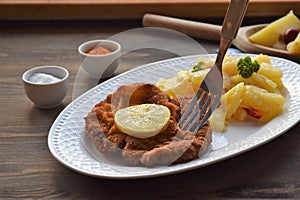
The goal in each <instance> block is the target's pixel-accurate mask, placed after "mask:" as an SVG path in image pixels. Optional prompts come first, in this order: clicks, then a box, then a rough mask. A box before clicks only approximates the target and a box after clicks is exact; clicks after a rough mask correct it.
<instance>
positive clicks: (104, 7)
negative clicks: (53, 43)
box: [0, 0, 300, 19]
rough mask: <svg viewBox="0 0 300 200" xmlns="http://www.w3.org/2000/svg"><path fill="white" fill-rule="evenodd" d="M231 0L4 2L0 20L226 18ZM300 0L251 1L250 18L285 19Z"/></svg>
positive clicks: (298, 11)
mask: <svg viewBox="0 0 300 200" xmlns="http://www.w3.org/2000/svg"><path fill="white" fill-rule="evenodd" d="M228 2H229V0H86V1H85V0H1V1H0V19H120V18H122V19H137V18H142V16H143V14H144V13H155V14H161V15H168V16H174V17H181V18H206V17H208V18H209V17H223V16H224V14H225V12H226V8H227V5H228ZM291 9H293V10H294V12H295V13H296V14H297V15H300V2H299V0H286V1H283V0H250V3H249V7H248V10H247V13H246V16H251V17H252V16H253V17H257V16H265V17H268V16H272V17H273V16H282V15H284V14H285V13H287V12H288V11H289V10H291Z"/></svg>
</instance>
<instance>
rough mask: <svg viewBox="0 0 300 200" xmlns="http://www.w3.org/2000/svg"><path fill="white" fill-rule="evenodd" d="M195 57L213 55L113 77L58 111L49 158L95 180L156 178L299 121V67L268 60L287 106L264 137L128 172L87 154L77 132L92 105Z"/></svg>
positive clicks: (166, 73)
mask: <svg viewBox="0 0 300 200" xmlns="http://www.w3.org/2000/svg"><path fill="white" fill-rule="evenodd" d="M247 55H250V56H255V55H251V54H232V55H231V56H234V57H241V56H247ZM199 57H215V55H214V54H211V55H195V56H188V57H180V58H175V59H169V60H164V61H160V62H156V63H152V64H148V65H145V66H142V67H139V68H136V69H133V70H131V71H129V72H126V73H124V74H121V75H119V76H117V77H114V78H112V79H110V80H108V81H106V82H104V83H103V84H100V85H98V86H96V87H95V88H93V89H91V90H89V91H88V92H87V93H85V94H84V95H82V96H80V97H78V98H77V99H76V100H74V101H73V102H72V103H71V104H70V105H69V106H67V107H66V108H65V109H64V110H63V111H62V112H61V114H60V115H59V116H58V117H57V119H56V120H55V122H54V123H53V125H52V127H51V129H50V131H49V136H48V146H49V149H50V151H51V153H52V155H53V156H54V157H55V158H56V159H57V160H58V161H59V162H61V163H62V164H64V165H65V166H67V167H69V168H71V169H73V170H75V171H78V172H80V173H84V174H87V175H91V176H96V177H105V178H121V179H122V178H123V179H126V178H142V177H151V176H159V175H166V174H171V173H178V172H181V171H186V170H189V169H194V168H198V167H202V166H205V165H208V164H211V163H214V162H218V161H220V160H224V159H226V158H229V157H232V156H234V155H237V154H239V153H242V152H245V151H247V150H250V149H252V148H255V147H256V146H258V145H261V144H264V143H266V142H268V141H270V140H272V139H274V138H275V137H277V136H279V135H281V134H283V133H284V132H285V131H286V130H288V129H289V128H290V127H291V126H293V125H295V124H296V123H297V122H298V121H299V116H300V101H298V99H299V98H300V91H299V87H300V84H299V83H300V66H299V65H298V64H296V63H294V62H291V61H288V60H285V59H281V58H276V57H271V59H272V63H273V65H275V66H277V67H279V68H281V69H282V70H283V71H284V77H283V82H284V85H285V86H286V88H287V89H288V92H289V95H290V102H291V106H290V107H289V108H288V110H287V111H286V112H285V113H284V114H282V115H281V116H279V117H278V118H277V119H276V121H271V122H270V123H271V124H272V125H273V126H271V127H272V128H270V127H269V126H268V127H266V128H263V130H261V131H263V132H264V134H260V133H261V131H259V133H255V134H253V135H251V136H250V137H248V138H246V139H244V140H242V141H240V142H237V143H235V144H232V145H229V146H227V147H224V148H223V149H222V151H215V152H211V153H210V155H209V156H206V157H203V158H201V159H197V160H194V161H191V162H188V163H184V164H179V165H174V166H166V167H159V168H136V170H130V171H128V169H127V168H126V167H125V168H122V167H114V166H111V165H108V164H106V163H104V162H99V161H98V160H95V159H94V158H93V157H91V156H90V155H89V154H88V153H87V151H86V150H85V148H84V147H83V146H82V145H81V142H80V138H79V134H78V131H79V130H80V128H82V126H84V121H83V117H84V116H85V115H86V114H87V112H89V110H90V109H91V108H92V106H93V105H94V104H95V103H97V102H98V101H99V100H101V99H103V98H104V97H105V96H106V95H107V94H109V93H112V92H113V91H115V89H117V87H118V86H120V85H122V84H128V83H133V82H142V81H145V80H146V81H147V82H149V81H150V82H153V83H154V82H156V81H157V79H158V77H161V76H162V74H163V75H164V76H165V77H172V76H173V75H174V74H175V73H176V72H174V71H172V70H170V69H174V68H176V69H177V70H183V69H190V67H191V66H187V62H188V63H190V64H192V63H194V62H195V61H196V59H197V58H199ZM166 70H167V71H166ZM162 72H163V73H162Z"/></svg>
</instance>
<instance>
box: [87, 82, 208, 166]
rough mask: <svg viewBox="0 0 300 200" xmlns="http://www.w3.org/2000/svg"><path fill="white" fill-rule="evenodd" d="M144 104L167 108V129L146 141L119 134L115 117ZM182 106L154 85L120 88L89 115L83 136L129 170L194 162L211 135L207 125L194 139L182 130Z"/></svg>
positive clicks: (204, 148)
mask: <svg viewBox="0 0 300 200" xmlns="http://www.w3.org/2000/svg"><path fill="white" fill-rule="evenodd" d="M146 103H151V104H152V103H153V104H159V105H164V106H166V107H168V108H169V110H170V113H171V117H170V122H169V125H168V127H167V128H166V129H165V130H163V131H162V132H160V133H158V134H157V135H155V136H152V137H149V138H137V137H133V136H131V135H127V134H125V133H122V132H121V131H120V130H119V129H118V127H117V126H116V125H115V123H114V113H115V112H116V111H117V110H119V109H122V108H125V107H128V106H133V105H140V104H146ZM183 103H184V104H185V103H186V101H183ZM183 106H184V105H180V102H179V100H178V99H177V98H173V99H171V98H170V97H169V96H168V95H167V94H166V93H164V92H162V91H161V90H160V89H159V88H158V87H157V86H155V85H152V84H144V83H134V84H130V85H123V86H121V87H119V88H118V89H117V90H116V91H115V92H114V93H112V94H109V95H108V96H107V97H106V99H105V100H103V101H101V102H99V103H98V104H96V105H95V107H94V108H93V109H92V110H91V111H90V112H89V113H88V115H87V116H86V117H85V122H86V134H87V135H88V137H89V138H90V139H91V140H92V142H93V143H94V145H95V146H96V148H97V150H98V151H100V152H101V153H104V154H107V155H115V154H121V155H122V158H123V159H124V160H125V161H126V162H127V163H128V164H129V165H131V166H147V167H151V166H158V165H170V164H172V163H181V162H186V161H189V160H193V159H196V158H198V157H199V156H201V154H203V153H204V152H205V150H206V149H207V147H208V145H209V144H210V143H211V134H212V132H211V129H210V126H209V124H208V123H206V124H205V125H204V126H203V127H202V129H200V130H199V131H198V133H197V135H196V136H195V135H194V134H193V133H192V132H189V131H183V130H181V129H180V128H179V126H178V124H177V122H178V120H179V119H180V116H181V113H182V109H181V107H183Z"/></svg>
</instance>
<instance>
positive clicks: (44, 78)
mask: <svg viewBox="0 0 300 200" xmlns="http://www.w3.org/2000/svg"><path fill="white" fill-rule="evenodd" d="M60 80H61V79H59V78H57V77H55V76H53V75H50V74H45V73H35V74H33V75H32V76H31V77H30V78H29V81H30V82H33V83H37V84H48V83H55V82H58V81H60Z"/></svg>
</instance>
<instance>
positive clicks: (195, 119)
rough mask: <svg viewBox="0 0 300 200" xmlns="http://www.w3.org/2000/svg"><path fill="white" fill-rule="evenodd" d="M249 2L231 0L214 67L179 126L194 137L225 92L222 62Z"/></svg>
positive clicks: (245, 0)
mask: <svg viewBox="0 0 300 200" xmlns="http://www.w3.org/2000/svg"><path fill="white" fill-rule="evenodd" d="M248 1H249V0H231V1H230V4H229V6H228V9H227V12H226V15H225V18H224V21H223V26H222V29H221V37H220V45H219V51H218V55H217V58H216V61H215V64H214V66H213V67H212V68H211V70H210V71H209V72H208V73H207V75H206V76H205V79H204V80H203V81H202V83H201V86H200V88H199V89H198V91H197V93H196V95H195V96H194V98H193V99H192V101H191V103H190V104H189V106H188V107H187V109H186V110H185V112H184V113H183V114H182V116H181V118H180V120H179V122H178V124H179V127H180V128H181V129H182V130H187V131H191V132H193V133H194V135H196V134H197V132H198V130H199V129H200V128H201V127H202V126H203V125H204V124H205V123H206V122H207V120H208V119H209V117H210V116H211V114H212V112H213V111H214V110H215V108H216V107H217V105H218V104H219V101H220V98H221V95H222V91H223V74H222V62H223V59H224V56H225V54H226V51H227V49H228V48H229V46H230V45H231V42H232V40H233V39H234V38H235V37H236V35H237V32H238V30H239V27H240V26H241V23H242V20H243V18H244V15H245V12H246V9H247V6H248Z"/></svg>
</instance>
